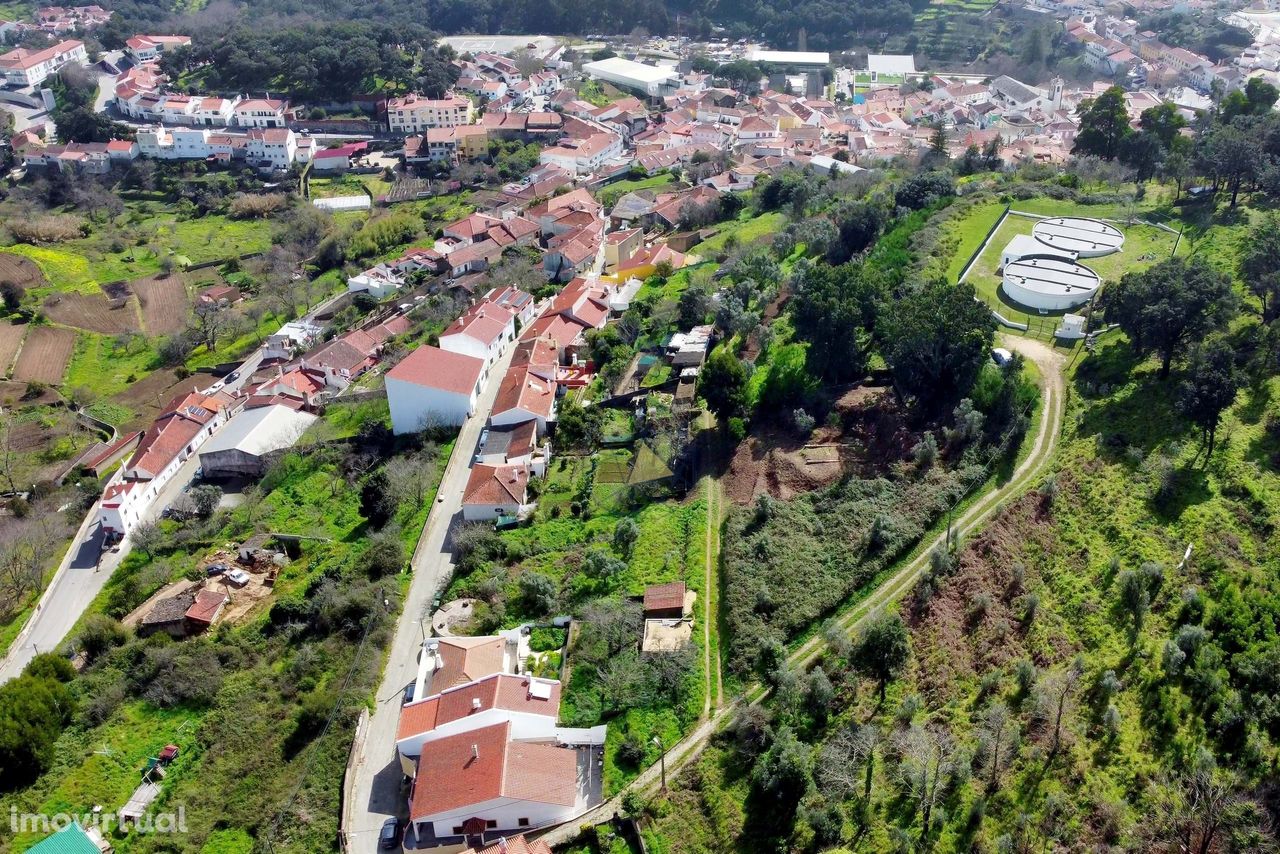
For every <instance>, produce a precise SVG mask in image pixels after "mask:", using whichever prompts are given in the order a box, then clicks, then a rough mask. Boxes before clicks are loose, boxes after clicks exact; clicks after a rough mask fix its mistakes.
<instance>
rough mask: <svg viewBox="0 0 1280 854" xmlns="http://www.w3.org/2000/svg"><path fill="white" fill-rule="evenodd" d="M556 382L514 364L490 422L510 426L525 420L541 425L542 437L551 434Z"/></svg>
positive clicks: (525, 367) (508, 371)
mask: <svg viewBox="0 0 1280 854" xmlns="http://www.w3.org/2000/svg"><path fill="white" fill-rule="evenodd" d="M555 411H556V383H555V380H554V379H547V378H545V377H542V376H539V372H537V371H536V370H535V369H533V368H532V366H530V365H512V366H511V367H510V368H508V369H507V373H506V374H505V375H504V376H503V377H502V383H501V384H500V385H499V386H498V396H497V397H496V398H495V399H494V402H493V410H492V412H491V414H490V415H489V423H490V424H491V425H493V426H495V427H510V426H512V425H515V424H520V423H522V422H524V421H533V422H535V423H536V424H537V425H538V435H539V436H544V435H546V432H547V422H548V421H551V420H553V419H554V418H555Z"/></svg>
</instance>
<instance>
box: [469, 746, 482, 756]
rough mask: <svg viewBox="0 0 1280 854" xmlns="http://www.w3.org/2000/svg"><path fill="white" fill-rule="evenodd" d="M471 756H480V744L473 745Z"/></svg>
mask: <svg viewBox="0 0 1280 854" xmlns="http://www.w3.org/2000/svg"><path fill="white" fill-rule="evenodd" d="M471 758H472V759H479V758H480V745H478V744H473V745H471Z"/></svg>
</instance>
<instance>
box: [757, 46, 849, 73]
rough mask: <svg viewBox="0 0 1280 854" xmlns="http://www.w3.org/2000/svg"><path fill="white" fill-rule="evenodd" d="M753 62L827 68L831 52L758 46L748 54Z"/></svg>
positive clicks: (806, 67)
mask: <svg viewBox="0 0 1280 854" xmlns="http://www.w3.org/2000/svg"><path fill="white" fill-rule="evenodd" d="M747 58H748V59H750V60H751V61H752V62H767V63H769V64H770V65H784V66H794V67H796V68H805V69H816V68H825V67H827V66H828V65H830V64H831V54H829V53H826V52H825V51H810V50H763V49H761V48H756V49H754V50H752V51H751V52H750V53H748V54H747Z"/></svg>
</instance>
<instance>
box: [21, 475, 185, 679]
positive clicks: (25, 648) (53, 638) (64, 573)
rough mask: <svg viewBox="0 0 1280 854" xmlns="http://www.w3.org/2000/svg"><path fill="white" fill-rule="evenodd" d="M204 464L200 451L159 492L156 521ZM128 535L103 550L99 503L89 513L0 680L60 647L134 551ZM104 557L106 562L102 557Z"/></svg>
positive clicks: (151, 514) (152, 513)
mask: <svg viewBox="0 0 1280 854" xmlns="http://www.w3.org/2000/svg"><path fill="white" fill-rule="evenodd" d="M199 467H200V456H199V454H192V455H191V457H190V458H189V459H188V460H187V461H186V462H184V463H183V464H182V466H181V467H180V468H179V469H178V471H177V472H176V473H174V475H173V477H172V478H171V479H170V480H169V482H168V483H167V484H165V486H164V489H162V490H160V494H159V495H157V496H156V499H155V501H153V502H152V503H151V506H150V507H149V508H148V510H147V517H148V518H151V519H154V518H156V517H158V516H159V515H160V512H161V511H162V510H164V508H165V507H167V506H168V505H169V504H170V503H172V502H173V501H174V500H175V499H176V498H177V497H178V496H179V495H181V494H182V488H183V487H184V486H186V485H187V484H188V483H190V482H191V478H193V477H195V474H196V469H198V468H199ZM129 550H130V544H129V541H128V540H127V539H126V540H125V541H124V542H122V543H121V544H120V547H119V549H118V550H116V551H108V552H103V551H102V529H101V528H100V527H99V525H98V503H97V502H94V505H93V507H92V508H90V510H89V512H88V513H87V514H86V515H85V518H84V521H83V522H82V523H81V524H80V529H79V530H78V531H77V532H76V536H75V539H73V540H72V541H71V547H70V548H69V549H67V554H66V556H64V557H63V559H62V563H61V564H60V565H59V567H58V570H57V571H56V572H55V573H54V576H53V580H52V581H51V582H50V584H49V587H48V588H47V589H46V590H45V592H44V595H43V596H41V597H40V604H39V605H38V606H37V607H36V612H35V613H34V614H32V615H31V617H30V618H29V619H28V620H27V624H26V626H24V627H23V629H22V631H21V632H20V633H19V634H18V637H17V638H15V639H14V642H13V645H12V646H10V647H9V654H8V655H6V656H5V658H4V661H3V662H0V683H4V682H8V681H9V680H10V679H13V678H14V677H16V676H18V675H20V674H21V673H22V668H24V667H26V666H27V663H28V662H29V661H31V659H32V658H34V657H35V656H36V655H37V654H38V653H41V652H49V651H51V650H56V649H58V648H60V647H61V646H62V642H63V641H64V640H65V639H66V638H67V635H68V634H70V632H71V629H72V628H74V627H75V624H76V623H77V622H78V621H79V619H80V615H81V614H83V613H84V612H85V609H86V608H88V607H89V605H90V604H92V603H93V600H94V599H96V598H97V597H98V594H99V593H101V592H102V588H103V587H105V586H106V584H107V580H108V579H109V578H111V574H112V573H113V572H115V570H116V567H118V566H119V565H120V561H122V560H124V558H125V556H126V555H128V554H129ZM99 558H101V560H99Z"/></svg>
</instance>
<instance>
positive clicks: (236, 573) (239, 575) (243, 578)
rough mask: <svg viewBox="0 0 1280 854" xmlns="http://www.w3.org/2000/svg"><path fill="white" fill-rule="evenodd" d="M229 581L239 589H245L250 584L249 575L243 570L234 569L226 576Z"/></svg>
mask: <svg viewBox="0 0 1280 854" xmlns="http://www.w3.org/2000/svg"><path fill="white" fill-rule="evenodd" d="M226 578H227V581H230V582H231V583H232V584H234V585H235V586H237V587H244V586H245V585H246V584H248V583H249V573H247V572H245V571H244V570H243V569H233V570H231V571H230V572H228V573H227V575H226Z"/></svg>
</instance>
